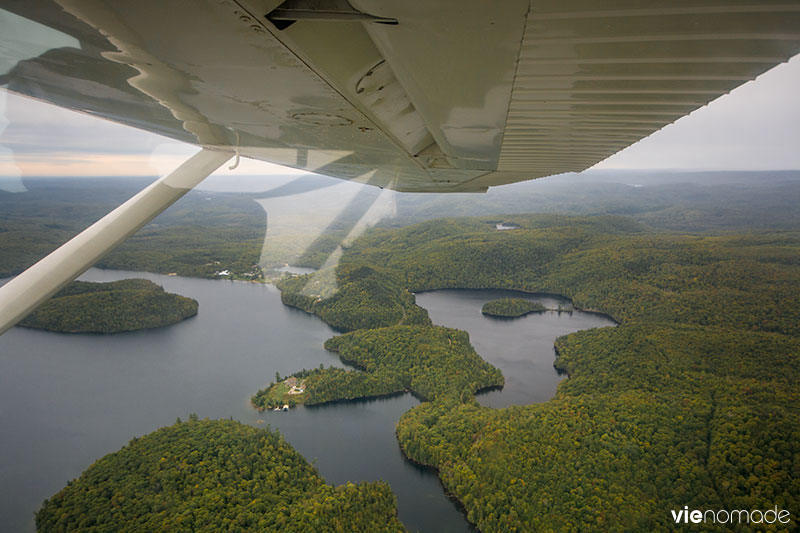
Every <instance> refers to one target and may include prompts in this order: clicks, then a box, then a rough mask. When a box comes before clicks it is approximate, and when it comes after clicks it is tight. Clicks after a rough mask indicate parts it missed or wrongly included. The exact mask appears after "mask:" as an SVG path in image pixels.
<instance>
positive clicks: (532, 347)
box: [416, 289, 616, 408]
mask: <svg viewBox="0 0 800 533" xmlns="http://www.w3.org/2000/svg"><path fill="white" fill-rule="evenodd" d="M416 298H417V304H418V305H420V306H422V307H424V308H425V309H427V310H428V314H429V316H430V317H431V320H433V322H434V323H435V324H438V325H440V326H447V327H450V328H458V329H463V330H465V331H467V332H468V333H469V338H470V342H471V343H472V345H473V346H474V347H475V350H476V351H477V352H478V353H479V354H480V356H481V357H483V358H484V359H485V360H486V361H489V362H490V363H492V364H493V365H494V366H496V367H498V368H499V369H500V370H502V372H503V376H504V377H505V380H506V383H505V386H504V387H503V388H502V389H499V390H497V389H496V390H489V391H485V392H481V393H479V394H478V396H477V399H478V402H479V403H480V404H481V405H484V406H486V407H495V408H501V407H508V406H511V405H528V404H531V403H537V402H546V401H547V400H549V399H550V398H552V397H553V396H554V395H555V393H556V387H557V386H558V382H559V381H561V379H563V378H564V377H565V376H564V375H562V374H559V373H558V371H557V370H556V369H555V368H554V367H553V360H554V359H555V348H554V347H553V343H554V342H555V340H556V338H558V337H560V336H562V335H566V334H568V333H573V332H575V331H580V330H583V329H591V328H598V327H606V326H614V325H616V322H614V321H613V320H612V319H611V318H610V317H608V316H606V315H602V314H598V313H590V312H586V311H581V310H578V309H574V310H572V311H570V312H558V311H543V312H537V313H530V314H528V315H525V316H522V317H519V318H511V319H508V318H492V317H488V316H485V315H483V314H482V313H481V307H483V304H485V303H486V302H489V301H491V300H495V299H498V298H524V299H526V300H531V301H536V302H539V303H541V304H543V305H544V306H545V307H547V308H549V309H556V308H558V307H559V306H561V307H562V308H565V309H572V303H571V302H570V300H569V299H567V298H563V297H560V296H556V295H552V294H529V293H525V292H520V291H510V290H500V289H447V290H439V291H431V292H423V293H419V294H417V295H416Z"/></svg>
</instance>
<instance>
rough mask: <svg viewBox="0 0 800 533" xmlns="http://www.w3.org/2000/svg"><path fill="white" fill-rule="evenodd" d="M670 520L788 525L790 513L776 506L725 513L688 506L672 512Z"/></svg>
mask: <svg viewBox="0 0 800 533" xmlns="http://www.w3.org/2000/svg"><path fill="white" fill-rule="evenodd" d="M670 512H671V513H672V519H673V520H675V523H676V524H700V523H703V524H774V523H776V522H777V523H780V524H788V523H789V522H791V521H792V518H791V513H789V511H787V510H785V509H781V510H778V506H777V505H776V506H775V508H774V509H767V510H766V511H761V510H760V509H754V510H751V511H747V510H744V509H740V510H734V511H726V510H724V509H721V510H719V511H713V510H710V509H709V510H706V511H701V510H699V509H694V510H691V511H690V510H689V506H688V505H687V506H684V508H683V509H680V510H677V511H676V510H674V509H673V510H672V511H670Z"/></svg>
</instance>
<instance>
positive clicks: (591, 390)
mask: <svg viewBox="0 0 800 533" xmlns="http://www.w3.org/2000/svg"><path fill="white" fill-rule="evenodd" d="M510 222H513V223H514V224H515V225H517V226H519V228H518V229H516V230H515V231H497V230H496V228H495V226H494V223H493V222H492V220H491V219H481V218H464V219H442V220H436V221H431V222H426V223H422V224H418V225H413V226H409V227H407V228H401V229H394V230H380V229H379V230H373V231H372V232H370V233H368V234H367V235H365V236H364V237H362V238H361V239H359V240H358V241H356V243H355V244H354V245H353V246H352V247H350V248H349V249H348V250H347V251H346V252H345V254H344V255H343V256H342V261H341V263H340V266H339V270H338V271H337V272H338V277H339V278H340V284H339V286H340V287H346V286H347V284H348V273H349V272H353V271H358V269H364V268H369V269H371V271H374V272H379V273H380V275H381V276H382V277H383V278H385V279H391V280H395V283H393V284H388V285H385V286H384V289H385V290H384V292H383V293H382V296H381V299H380V302H383V303H384V304H383V305H381V306H379V307H378V309H382V310H383V311H381V316H384V317H387V318H386V319H385V322H391V321H393V320H397V321H399V320H401V319H402V313H401V311H400V307H399V306H395V307H396V309H397V310H396V311H395V312H394V314H392V315H388V314H387V313H386V310H388V309H390V308H393V307H392V306H389V305H385V303H386V302H395V301H400V300H401V299H402V298H404V296H403V295H404V294H405V293H406V292H408V291H411V292H416V291H423V290H435V289H442V288H499V289H517V290H524V291H527V292H545V293H556V294H562V295H564V296H567V297H569V298H571V299H572V301H573V302H574V303H575V305H576V306H579V307H582V308H585V309H591V310H596V311H600V312H604V313H606V314H609V315H610V316H612V317H613V318H614V319H615V320H617V321H618V322H619V323H620V325H619V326H618V327H616V328H603V329H594V330H588V331H582V332H578V333H574V334H571V335H568V336H566V337H563V338H561V339H559V340H558V341H557V350H558V356H557V358H556V361H555V365H556V366H557V367H558V368H559V369H561V370H564V371H565V372H567V373H568V374H569V376H570V379H568V380H565V381H564V382H562V384H561V385H560V387H559V389H558V392H557V394H556V397H555V398H554V399H553V400H551V401H548V402H545V403H542V404H535V405H530V406H522V407H510V408H506V409H491V408H487V407H481V406H480V405H479V404H478V403H477V402H476V401H475V399H474V397H473V396H472V392H474V390H475V387H469V386H464V385H460V384H459V383H462V382H460V381H458V380H457V381H456V383H455V386H454V387H452V388H451V387H450V386H449V385H448V386H445V387H437V386H434V387H433V390H443V391H444V390H452V391H454V393H446V394H441V395H435V394H434V395H430V396H426V395H425V394H422V397H423V399H425V400H428V401H425V402H424V403H423V404H421V405H420V406H418V407H416V408H414V409H411V410H410V411H408V412H407V413H406V414H405V415H403V417H402V418H401V419H400V422H399V423H398V425H397V435H398V440H399V441H400V445H401V447H402V449H403V451H404V452H405V453H406V455H407V456H408V457H409V458H411V459H412V460H414V461H416V462H419V463H423V464H427V465H430V466H432V467H434V468H436V469H437V470H438V472H439V476H440V478H441V480H442V482H443V484H444V485H445V487H446V488H447V489H448V491H449V492H450V493H451V494H453V495H454V496H455V497H457V498H458V499H459V501H460V502H461V503H462V504H463V505H464V508H465V510H466V513H467V516H468V518H469V520H470V522H472V523H474V524H475V525H476V526H477V527H478V528H480V529H481V530H484V531H515V530H516V531H531V530H594V529H602V530H617V529H620V530H622V529H634V530H650V531H652V530H662V529H669V528H670V527H671V524H673V522H672V518H671V517H670V516H669V513H668V512H665V509H670V508H675V509H677V508H682V506H683V505H689V506H690V508H691V507H694V508H722V509H734V508H735V509H740V508H741V509H758V508H771V507H773V506H775V505H778V507H779V508H782V509H793V508H797V506H798V504H800V485H798V483H799V482H798V478H797V476H795V475H793V474H792V472H793V471H795V470H796V469H798V468H800V463H798V458H800V437H798V433H797V432H798V424H797V420H798V419H799V418H798V417H800V407H798V406H800V396H799V395H798V394H799V393H798V390H797V387H796V386H795V383H796V382H797V380H798V379H800V340H799V339H798V336H800V329H798V328H799V327H800V326H798V324H800V264H798V263H797V260H796V259H797V257H799V256H800V235H798V234H797V233H793V232H781V233H773V234H770V233H761V234H753V233H751V234H747V235H735V234H734V235H732V234H728V235H722V236H696V235H684V234H672V233H662V232H654V231H652V230H651V229H649V228H647V227H645V226H642V225H640V224H638V223H636V222H634V221H633V220H631V219H630V218H624V217H609V216H606V217H564V216H552V215H529V216H522V215H520V216H515V217H513V218H511V219H510ZM309 282H310V278H308V279H303V278H295V279H294V280H292V282H291V283H290V284H284V285H283V287H282V288H283V289H284V290H285V291H287V295H286V298H285V299H284V301H285V302H287V303H292V302H293V301H295V300H294V299H296V298H298V297H297V294H301V293H302V298H303V299H302V300H300V301H302V302H305V303H306V304H307V305H309V308H310V309H311V310H312V311H314V310H315V309H316V310H318V309H326V312H325V313H318V314H319V315H320V316H321V317H322V318H323V319H326V317H325V314H326V313H328V316H335V317H336V321H337V324H339V325H340V326H345V327H347V329H350V330H351V333H348V334H346V335H343V336H340V337H335V338H334V339H331V340H329V341H328V343H327V344H326V345H327V346H328V347H330V348H333V349H337V350H339V351H340V353H341V354H342V356H343V359H345V360H349V361H351V362H352V363H353V364H355V365H357V366H359V367H360V368H361V369H362V370H361V371H347V370H341V369H328V370H314V371H306V373H304V374H303V375H304V378H305V380H306V390H305V394H306V395H307V397H308V398H310V397H312V395H314V394H315V392H314V379H312V378H313V377H314V376H319V377H320V378H323V379H320V381H319V383H320V384H325V385H326V386H327V385H329V384H330V385H331V386H330V387H329V388H328V389H327V390H326V392H325V394H320V397H321V398H331V399H334V398H340V397H350V396H358V395H362V394H363V395H374V394H376V393H382V392H388V391H390V390H402V389H404V388H408V386H407V385H406V384H407V383H413V376H411V375H409V374H408V370H406V368H407V367H405V366H403V365H395V364H389V365H387V364H385V363H384V362H383V357H382V354H384V353H388V354H392V356H391V357H392V359H394V360H399V361H402V360H403V359H405V360H409V358H412V359H413V357H414V356H415V354H416V353H418V352H419V351H420V350H419V349H418V348H419V347H418V345H417V344H415V342H414V336H415V335H417V330H416V328H418V327H425V326H414V327H385V322H382V323H380V324H377V323H376V324H375V325H372V324H370V323H369V322H365V321H364V320H363V319H361V318H358V317H364V316H367V315H368V310H369V308H370V305H372V301H373V300H372V297H371V296H370V295H368V294H367V293H361V292H359V291H352V292H350V293H346V294H345V295H342V296H339V297H338V299H337V297H336V296H334V297H333V298H328V299H326V298H323V297H322V295H321V294H315V292H314V290H313V286H310V285H309ZM326 302H327V303H326ZM315 312H316V311H315ZM364 324H366V327H368V328H369V327H371V328H373V329H363V328H364V327H365V326H364ZM359 326H361V329H358V328H359ZM377 326H380V327H377ZM428 327H430V326H428ZM448 335H453V333H448ZM387 347H390V350H386V348H387ZM373 353H375V354H378V355H377V358H378V359H377V360H376V356H375V355H373ZM378 361H381V364H378ZM458 361H459V360H458V359H453V358H442V359H434V360H432V362H433V364H434V366H432V367H430V368H428V369H426V372H427V373H434V374H441V375H444V376H459V375H460V372H461V371H460V370H459V368H458V366H457V365H458V364H459V363H458ZM411 368H413V365H412V367H411ZM378 375H380V376H382V379H381V381H380V382H379V383H377V380H375V379H374V378H375V377H376V376H378ZM334 378H335V379H334ZM348 380H353V382H349V381H348ZM356 380H362V381H363V382H364V383H367V382H369V386H366V385H362V384H361V383H358V382H356ZM464 381H465V382H468V383H475V382H476V381H475V379H474V378H472V377H469V378H466V379H465V380H464ZM337 383H342V384H344V385H342V386H341V387H340V388H338V389H337V388H336V387H335V386H334V385H335V384H337ZM444 383H447V381H445V382H444ZM359 387H362V388H360V389H359ZM344 390H346V391H350V394H349V395H348V394H346V393H343V392H342V391H344ZM328 391H332V392H328Z"/></svg>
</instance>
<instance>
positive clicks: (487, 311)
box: [481, 298, 547, 318]
mask: <svg viewBox="0 0 800 533" xmlns="http://www.w3.org/2000/svg"><path fill="white" fill-rule="evenodd" d="M546 310H547V308H546V307H545V306H543V305H542V304H540V303H539V302H532V301H530V300H526V299H524V298H498V299H497V300H492V301H491V302H486V303H485V304H483V307H482V308H481V313H483V314H484V315H489V316H496V317H501V318H516V317H520V316H524V315H527V314H529V313H534V312H537V311H546Z"/></svg>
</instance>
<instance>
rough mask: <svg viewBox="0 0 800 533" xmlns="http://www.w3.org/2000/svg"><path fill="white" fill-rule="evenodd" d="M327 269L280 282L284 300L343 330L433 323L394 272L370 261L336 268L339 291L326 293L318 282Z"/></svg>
mask: <svg viewBox="0 0 800 533" xmlns="http://www.w3.org/2000/svg"><path fill="white" fill-rule="evenodd" d="M325 274H326V273H324V272H323V273H314V274H306V275H304V276H295V277H290V278H285V279H283V280H281V281H280V282H278V284H277V286H278V288H279V289H280V290H281V301H282V302H283V303H284V304H286V305H290V306H292V307H297V308H299V309H303V310H304V311H307V312H309V313H314V314H315V315H318V316H319V317H320V318H322V320H324V321H325V322H327V323H328V324H330V325H331V326H333V327H334V328H337V329H339V330H342V331H352V330H356V329H365V328H379V327H385V326H392V325H395V324H406V325H413V324H421V325H426V324H430V323H431V322H430V319H429V318H428V312H427V311H426V310H425V309H423V308H421V307H419V306H418V305H416V303H415V300H414V295H413V294H411V293H409V292H408V291H406V290H405V287H404V286H403V283H402V281H401V279H400V278H399V277H397V276H396V275H395V274H394V273H391V272H385V271H382V270H379V269H375V268H372V267H371V266H367V265H354V266H349V267H339V268H337V269H336V271H335V274H334V275H335V278H336V284H337V290H336V292H335V293H334V294H333V295H332V296H330V297H324V296H325V294H324V293H323V292H322V291H324V289H320V288H317V287H316V286H315V283H316V280H317V279H318V278H319V277H320V276H324V275H325Z"/></svg>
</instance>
